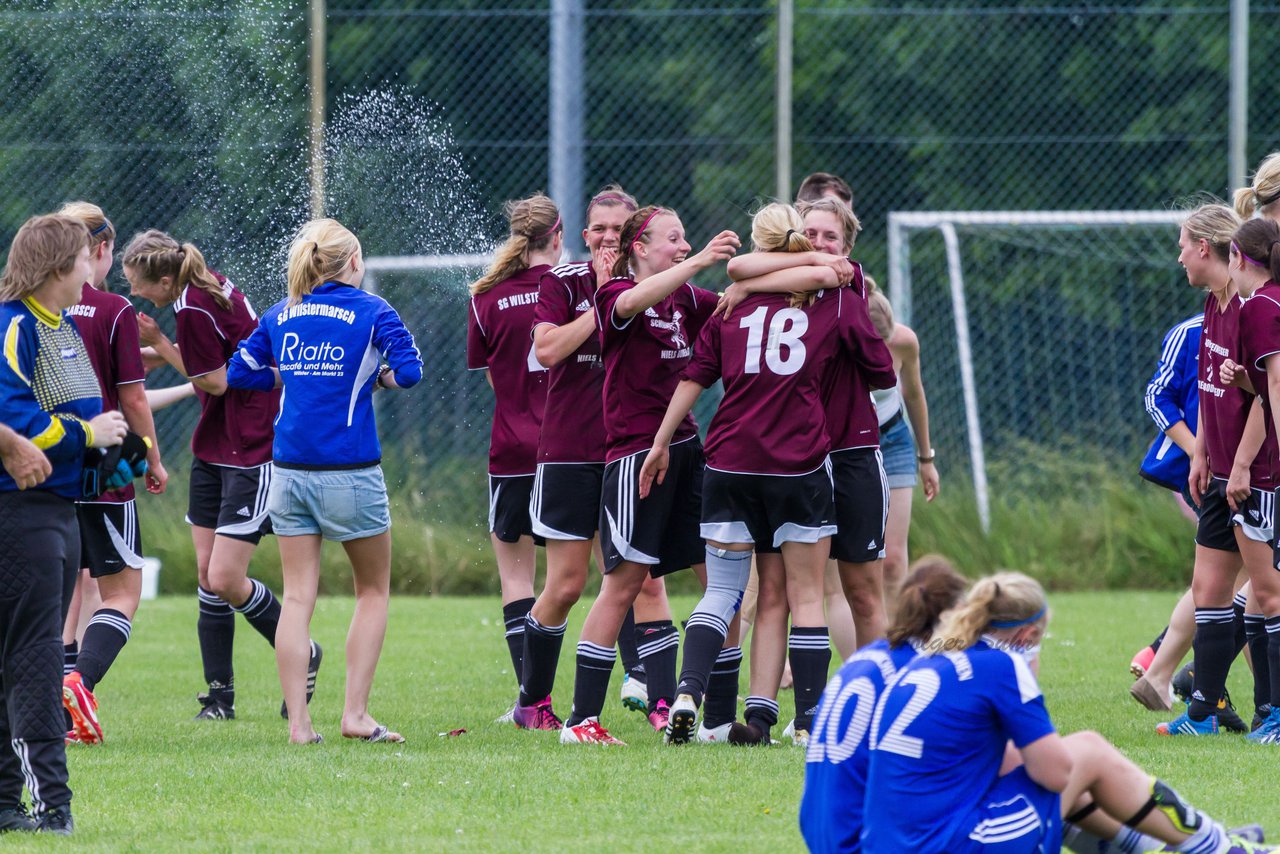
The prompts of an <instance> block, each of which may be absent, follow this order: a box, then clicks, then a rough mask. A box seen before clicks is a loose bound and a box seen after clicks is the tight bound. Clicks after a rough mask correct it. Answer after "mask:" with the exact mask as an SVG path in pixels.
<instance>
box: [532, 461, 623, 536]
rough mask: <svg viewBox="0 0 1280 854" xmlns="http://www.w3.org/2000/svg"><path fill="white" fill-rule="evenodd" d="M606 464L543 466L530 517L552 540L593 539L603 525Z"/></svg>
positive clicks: (536, 477) (539, 531)
mask: <svg viewBox="0 0 1280 854" xmlns="http://www.w3.org/2000/svg"><path fill="white" fill-rule="evenodd" d="M603 485H604V463H539V464H538V473H537V474H536V475H534V481H533V497H532V500H531V501H530V503H529V515H530V517H531V518H532V521H533V532H534V533H535V534H537V535H539V536H541V537H545V538H546V539H548V540H589V539H591V538H592V537H594V536H595V535H596V530H597V529H598V528H599V526H600V490H601V488H602V487H603Z"/></svg>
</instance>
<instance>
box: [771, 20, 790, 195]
mask: <svg viewBox="0 0 1280 854" xmlns="http://www.w3.org/2000/svg"><path fill="white" fill-rule="evenodd" d="M794 47H795V4H794V2H793V0H778V76H777V96H776V102H777V114H778V115H777V127H776V131H775V133H776V137H775V143H774V146H775V152H774V160H775V162H774V169H775V173H774V175H775V178H774V195H775V196H776V197H777V198H778V199H780V200H782V201H786V200H788V199H790V198H791V67H792V56H793V49H794Z"/></svg>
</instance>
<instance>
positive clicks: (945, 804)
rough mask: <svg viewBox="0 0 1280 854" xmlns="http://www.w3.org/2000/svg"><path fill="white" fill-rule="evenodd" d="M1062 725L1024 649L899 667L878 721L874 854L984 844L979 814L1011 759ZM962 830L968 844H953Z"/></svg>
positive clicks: (870, 797) (866, 835)
mask: <svg viewBox="0 0 1280 854" xmlns="http://www.w3.org/2000/svg"><path fill="white" fill-rule="evenodd" d="M1053 731H1054V728H1053V724H1052V723H1051V722H1050V720H1049V712H1048V710H1047V709H1045V706H1044V697H1043V696H1042V695H1041V693H1040V686H1039V685H1038V684H1037V683H1036V678H1035V675H1034V674H1032V672H1031V668H1030V666H1029V665H1028V664H1027V662H1026V661H1025V660H1023V658H1022V656H1021V655H1018V654H1017V653H1016V652H1009V651H1006V650H1004V649H996V648H993V647H991V646H989V645H988V643H987V641H986V640H982V641H979V642H978V643H977V644H975V645H974V646H973V647H971V648H969V649H967V650H965V651H963V652H949V653H943V654H937V655H922V656H919V657H917V658H915V659H914V660H912V661H911V663H910V664H908V665H907V666H906V667H904V668H902V669H901V670H900V671H898V675H897V676H896V677H895V678H894V681H893V684H892V685H891V686H890V687H889V688H888V689H886V690H885V692H884V695H883V696H882V697H881V700H880V704H879V705H878V706H877V707H876V712H875V716H874V717H873V719H872V722H871V766H870V772H869V774H868V775H867V798H866V801H865V810H866V812H865V818H864V824H863V831H862V850H863V851H864V852H866V854H901V852H904V851H909V852H912V854H944V852H954V851H955V850H957V849H959V850H968V849H971V848H972V849H980V847H981V840H977V841H976V842H975V841H971V840H970V837H969V834H970V833H972V832H973V831H974V827H973V823H972V822H973V816H974V815H976V814H978V812H979V810H980V808H981V807H982V805H983V804H985V803H986V795H987V792H988V790H989V789H991V788H992V786H993V785H994V784H995V782H996V779H997V776H998V774H999V770H1000V764H1001V762H1002V760H1003V759H1004V752H1005V744H1006V742H1008V741H1013V743H1014V745H1015V746H1016V747H1019V748H1021V747H1025V746H1027V745H1028V744H1031V743H1032V742H1034V741H1036V740H1037V739H1040V738H1043V737H1044V736H1046V735H1049V734H1050V733H1052V732H1053ZM957 836H958V839H959V840H964V844H963V845H961V844H958V843H953V842H952V840H953V838H956V837H957Z"/></svg>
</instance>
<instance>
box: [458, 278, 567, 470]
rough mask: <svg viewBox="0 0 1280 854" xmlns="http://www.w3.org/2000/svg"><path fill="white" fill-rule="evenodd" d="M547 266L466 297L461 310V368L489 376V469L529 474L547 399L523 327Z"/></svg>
mask: <svg viewBox="0 0 1280 854" xmlns="http://www.w3.org/2000/svg"><path fill="white" fill-rule="evenodd" d="M550 269H551V268H550V267H549V266H547V265H546V264H539V265H538V266H536V267H530V268H528V269H526V270H521V271H520V272H519V273H516V274H515V275H514V276H512V277H511V278H509V279H503V280H502V281H501V282H498V284H496V285H494V286H493V287H492V288H490V289H489V290H487V291H485V292H484V293H482V294H476V295H475V296H473V297H471V310H470V311H468V312H467V368H468V369H470V370H473V371H480V370H486V369H487V370H488V371H489V379H491V380H492V381H493V397H494V404H493V430H492V432H491V433H490V437H489V474H492V475H496V476H498V477H512V476H517V475H529V474H533V472H534V468H535V467H536V463H537V455H538V434H539V432H540V431H541V429H542V412H543V408H544V407H545V406H546V402H547V369H546V368H544V367H542V365H541V364H539V363H538V360H537V358H536V357H535V356H534V354H533V342H532V341H530V340H529V329H530V328H531V327H532V326H533V318H534V314H535V312H536V310H537V307H538V298H539V294H538V282H539V280H540V279H541V278H542V274H543V273H545V272H547V271H548V270H550Z"/></svg>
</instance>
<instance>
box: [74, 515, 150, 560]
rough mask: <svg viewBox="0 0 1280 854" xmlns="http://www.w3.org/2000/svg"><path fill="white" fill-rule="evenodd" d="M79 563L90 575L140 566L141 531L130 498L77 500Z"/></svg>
mask: <svg viewBox="0 0 1280 854" xmlns="http://www.w3.org/2000/svg"><path fill="white" fill-rule="evenodd" d="M76 518H77V520H78V521H79V523H80V566H82V567H87V568H88V570H89V574H90V575H92V576H93V577H94V578H102V577H103V576H104V575H115V574H116V573H117V572H120V571H121V570H122V569H142V535H141V534H140V533H139V531H138V508H137V505H136V504H135V502H134V501H133V499H129V500H128V501H127V502H125V503H124V504H77V505H76Z"/></svg>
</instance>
